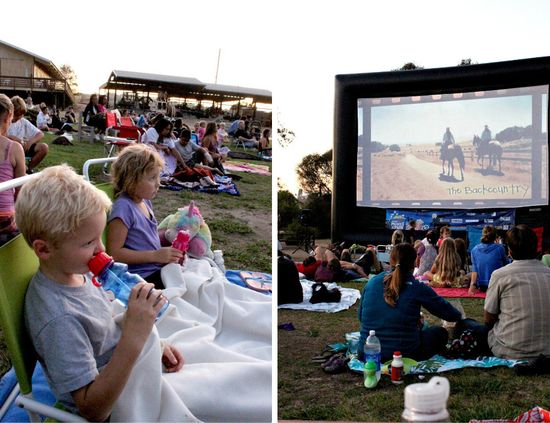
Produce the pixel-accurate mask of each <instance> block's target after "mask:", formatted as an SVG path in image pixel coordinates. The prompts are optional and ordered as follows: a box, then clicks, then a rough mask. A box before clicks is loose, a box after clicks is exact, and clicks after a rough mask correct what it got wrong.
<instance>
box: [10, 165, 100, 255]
mask: <svg viewBox="0 0 550 423" xmlns="http://www.w3.org/2000/svg"><path fill="white" fill-rule="evenodd" d="M110 208H111V200H110V199H109V197H108V196H107V194H105V193H104V192H103V191H100V190H99V189H97V188H96V187H94V186H93V185H92V184H91V183H89V182H87V181H85V180H84V178H83V177H82V176H80V175H78V174H76V172H75V171H74V170H73V169H72V168H71V167H69V166H67V165H66V164H63V165H60V166H52V167H48V168H46V169H44V170H43V171H42V172H41V173H40V176H38V177H36V178H35V179H32V180H31V181H29V182H27V183H26V184H25V185H23V187H22V188H21V191H19V195H18V196H17V201H16V203H15V221H16V223H17V227H18V228H19V230H20V231H21V233H22V234H23V237H24V238H25V240H26V241H27V243H28V244H29V245H32V243H33V241H35V240H37V239H42V240H45V241H49V242H51V243H53V244H54V246H55V245H57V244H58V243H59V242H60V241H61V240H63V239H64V238H65V237H67V236H69V235H71V234H72V233H73V232H75V231H76V230H77V229H78V228H79V227H80V225H81V224H82V221H83V220H85V219H87V218H89V217H90V216H93V215H94V214H96V213H100V212H102V211H104V212H106V211H108V210H109V209H110Z"/></svg>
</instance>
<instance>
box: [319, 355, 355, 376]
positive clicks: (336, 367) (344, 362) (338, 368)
mask: <svg viewBox="0 0 550 423" xmlns="http://www.w3.org/2000/svg"><path fill="white" fill-rule="evenodd" d="M348 361H349V358H347V357H345V356H344V354H342V353H338V354H335V355H333V356H332V357H331V358H330V359H329V360H328V361H327V362H325V363H323V364H321V367H322V368H323V370H324V372H325V373H328V374H336V373H342V372H344V371H345V370H346V369H347V368H348Z"/></svg>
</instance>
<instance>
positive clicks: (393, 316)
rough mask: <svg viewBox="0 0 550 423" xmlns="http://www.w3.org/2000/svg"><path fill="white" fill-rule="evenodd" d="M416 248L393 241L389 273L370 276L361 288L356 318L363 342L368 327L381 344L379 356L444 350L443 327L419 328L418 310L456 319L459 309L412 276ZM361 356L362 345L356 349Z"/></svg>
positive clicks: (421, 357)
mask: <svg viewBox="0 0 550 423" xmlns="http://www.w3.org/2000/svg"><path fill="white" fill-rule="evenodd" d="M415 261H416V251H415V249H414V247H413V246H412V245H410V244H398V245H396V246H395V247H394V248H393V249H392V251H391V254H390V265H391V268H392V271H391V272H390V273H381V274H379V275H377V276H375V277H374V278H372V279H371V280H370V281H369V282H367V284H366V285H365V288H364V289H363V293H362V295H361V305H360V307H359V320H360V322H361V338H360V341H359V342H360V343H359V345H364V343H365V340H366V339H367V336H368V334H369V331H370V330H375V331H376V336H377V337H378V339H379V340H380V344H381V345H382V360H383V361H386V360H389V359H391V357H392V355H393V352H394V351H401V353H402V354H403V356H404V357H409V358H413V359H415V360H425V359H428V358H430V357H432V356H433V355H435V354H437V353H440V352H441V351H443V350H444V348H445V345H446V344H447V339H448V334H447V331H446V330H445V329H444V328H442V327H440V326H430V327H427V328H423V326H422V324H421V323H420V310H421V307H424V308H425V309H426V310H427V311H428V312H430V313H431V314H433V315H435V316H437V317H439V318H441V319H444V320H446V321H449V322H456V321H458V320H460V318H461V315H460V312H459V311H458V310H457V309H455V308H454V307H453V306H452V305H451V304H449V303H448V302H447V301H446V300H445V299H444V298H442V297H440V296H439V295H437V294H436V293H435V291H434V290H433V289H432V288H431V287H429V286H428V285H425V284H423V283H420V282H418V281H417V280H415V278H414V276H413V271H414V265H415ZM359 358H360V359H363V349H362V348H360V349H359Z"/></svg>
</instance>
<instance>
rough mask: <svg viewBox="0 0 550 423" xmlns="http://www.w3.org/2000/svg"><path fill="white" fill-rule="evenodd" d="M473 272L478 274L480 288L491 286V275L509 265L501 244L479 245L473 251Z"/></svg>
mask: <svg viewBox="0 0 550 423" xmlns="http://www.w3.org/2000/svg"><path fill="white" fill-rule="evenodd" d="M471 255H472V271H473V272H476V273H477V284H478V286H489V281H490V280H491V275H492V274H493V272H494V271H495V270H497V269H500V268H501V267H502V266H506V265H507V264H508V259H507V258H506V252H505V251H504V247H503V246H502V245H501V244H483V243H481V244H478V245H476V246H475V247H474V248H473V249H472V253H471Z"/></svg>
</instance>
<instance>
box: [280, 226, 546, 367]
mask: <svg viewBox="0 0 550 423" xmlns="http://www.w3.org/2000/svg"><path fill="white" fill-rule="evenodd" d="M409 241H411V242H409ZM438 244H439V246H438ZM537 246H538V242H537V236H536V234H535V232H534V231H533V230H532V229H530V228H529V227H527V226H526V225H517V226H514V227H512V229H510V230H509V231H507V233H506V236H505V237H503V238H502V239H501V238H500V237H499V236H498V234H497V231H496V229H495V228H494V227H493V226H492V225H486V226H485V227H484V228H483V230H482V236H481V240H480V243H479V244H478V245H476V246H475V247H473V248H472V250H471V253H470V254H468V252H467V249H466V242H465V241H464V240H462V239H461V238H454V239H453V238H452V233H451V229H450V228H449V227H443V228H441V229H440V230H439V231H437V230H429V231H428V232H427V233H426V236H425V238H423V239H419V240H416V239H414V238H413V239H410V238H408V237H405V235H404V233H403V231H395V232H394V233H393V234H392V244H391V245H389V250H390V258H389V268H388V269H387V270H386V271H383V270H382V266H379V263H378V260H377V259H376V249H375V248H372V247H371V248H368V250H367V252H366V254H364V255H363V256H362V257H361V258H360V259H359V260H357V261H355V262H353V261H352V260H351V256H350V255H349V253H348V252H347V251H346V250H343V251H337V250H338V249H337V248H332V249H328V250H327V249H323V248H320V247H317V248H316V250H315V255H314V256H311V257H308V258H307V259H306V260H304V262H302V263H293V265H294V267H295V270H296V273H297V272H298V271H299V272H301V273H303V274H304V275H305V276H306V278H307V279H309V280H314V281H317V282H323V281H327V282H329V281H330V282H345V281H347V280H349V279H353V278H354V277H356V278H358V277H363V278H364V277H368V278H369V280H368V282H367V283H366V284H365V287H364V289H363V292H362V296H361V303H360V306H359V312H358V314H359V321H360V332H361V339H360V341H359V345H361V343H364V342H365V339H366V337H367V336H368V334H369V331H370V330H375V331H376V335H377V336H378V338H379V339H380V342H381V345H382V360H383V361H385V360H388V359H391V357H392V354H393V352H394V351H401V353H402V354H403V355H404V356H406V357H410V358H413V359H417V360H424V359H427V358H429V357H431V356H433V355H435V354H447V355H449V356H452V355H451V354H452V352H451V350H450V349H448V337H449V334H448V332H447V330H446V328H444V327H440V326H438V325H432V326H427V325H425V324H424V322H423V319H422V315H421V313H420V311H421V308H422V307H423V308H424V309H426V310H427V311H428V312H430V313H431V314H432V315H434V316H435V317H438V318H440V319H443V320H444V321H447V322H455V323H456V327H455V330H454V336H455V337H456V338H460V337H461V335H463V334H466V333H467V334H468V336H470V337H471V338H470V339H474V340H475V341H476V344H475V346H474V348H472V349H471V350H470V351H469V354H471V358H475V356H478V355H495V356H497V357H502V358H506V359H535V358H537V357H538V356H539V355H540V354H543V355H544V356H546V357H547V358H546V359H545V360H547V361H548V363H547V364H550V356H549V355H550V338H549V337H548V336H547V334H548V333H549V330H550V309H549V308H548V307H546V306H545V303H546V302H547V299H548V298H550V254H546V255H544V256H542V260H541V259H540V257H539V256H538V252H537ZM333 247H334V246H333ZM338 254H340V255H338ZM279 256H280V258H279V267H280V269H284V272H285V274H287V275H293V274H294V271H290V270H289V263H288V259H286V260H284V259H283V258H282V257H283V254H282V253H280V255H279ZM470 256H471V258H470ZM279 280H280V288H279V292H280V296H281V297H280V298H279V304H282V303H281V299H282V300H285V301H287V302H301V301H303V297H302V296H300V295H297V294H296V292H297V285H296V283H295V282H294V280H293V279H292V280H284V279H279ZM438 287H463V288H465V289H468V291H469V293H470V294H475V293H477V291H478V290H479V291H482V292H486V299H485V303H484V321H483V322H477V321H475V320H472V319H468V318H464V316H463V315H462V314H461V312H460V311H459V310H457V309H456V308H455V307H454V306H453V305H452V304H451V303H449V302H448V301H447V300H445V299H444V298H443V297H441V296H439V295H438V294H437V292H436V291H435V290H434V289H433V288H438ZM289 290H292V292H294V294H293V295H289ZM291 297H293V298H294V300H292V298H291ZM466 331H468V332H466ZM472 337H473V338H472ZM454 345H455V346H458V349H460V345H461V344H460V345H459V344H454ZM361 355H362V351H361V350H360V351H359V356H360V357H359V358H362V357H361ZM547 367H548V368H549V369H550V366H547Z"/></svg>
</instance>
